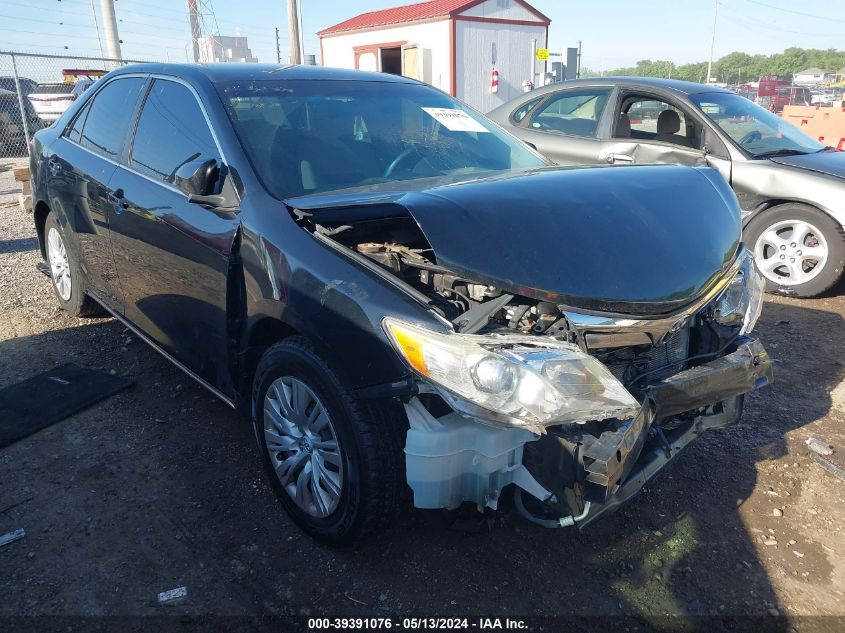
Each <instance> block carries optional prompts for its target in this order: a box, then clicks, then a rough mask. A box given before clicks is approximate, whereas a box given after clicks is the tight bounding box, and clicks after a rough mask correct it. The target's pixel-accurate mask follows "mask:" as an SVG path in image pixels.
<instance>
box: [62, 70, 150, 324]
mask: <svg viewBox="0 0 845 633" xmlns="http://www.w3.org/2000/svg"><path fill="white" fill-rule="evenodd" d="M146 81H147V80H146V78H145V77H134V76H133V77H121V78H118V79H115V80H113V81H110V82H108V83H107V84H106V85H104V86H103V88H102V89H101V90H99V91H98V92H97V94H96V95H94V98H93V100H90V101H88V103H86V105H85V106H84V107H83V108H82V109H81V110H80V111H79V112H78V113H77V115H76V116H75V117H74V118H73V120H72V121H71V122H70V124H69V125H68V127H67V128H66V129H65V131H64V133H63V134H62V135H61V136H60V137H59V138H58V139H57V140H56V141H55V142H53V143H52V144H51V145H50V147H49V149H48V158H47V192H48V204H49V206H50V208H51V209H52V210H53V211H55V212H56V214H57V216H58V218H59V222H62V223H64V222H66V223H67V225H68V226H66V227H65V229H66V230H68V229H69V230H70V231H71V232H72V233H73V235H74V237H75V239H74V240H68V247H69V248H75V249H77V250H78V252H77V257H78V260H79V261H80V262H81V264H82V266H83V267H84V270H85V275H86V280H85V281H86V285H87V287H88V290H89V291H90V292H91V293H92V294H94V295H96V297H97V299H99V300H100V301H101V302H102V303H104V304H105V305H106V307H108V308H110V309H111V310H114V311H116V312H121V311H122V310H123V294H122V291H121V289H120V287H119V285H118V279H117V274H116V272H115V269H114V259H113V257H112V251H111V246H110V244H109V239H108V231H109V220H110V215H111V209H112V203H111V200H110V199H109V197H108V190H107V187H106V185H107V184H108V182H109V180H110V179H111V176H112V174H113V173H114V170H115V169H116V167H117V161H118V160H119V157H120V155H121V153H122V149H123V145H124V142H125V139H126V137H127V132H128V130H129V124H130V121H131V119H132V117H133V115H134V113H135V108H136V106H137V104H138V100H139V98H140V97H141V94H142V93H143V88H144V85H145V83H146Z"/></svg>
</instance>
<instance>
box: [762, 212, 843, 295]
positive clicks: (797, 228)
mask: <svg viewBox="0 0 845 633" xmlns="http://www.w3.org/2000/svg"><path fill="white" fill-rule="evenodd" d="M828 254H829V253H828V247H827V240H825V238H824V234H823V233H822V232H821V231H820V230H819V229H818V228H817V227H816V226H814V225H812V224H810V223H809V222H806V221H804V220H783V221H781V222H776V223H775V224H772V225H771V226H770V227H769V228H767V229H766V230H765V231H763V233H761V234H760V236H759V237H758V238H757V242H756V244H754V255H755V257H756V260H757V266H758V268H759V269H760V272H761V273H763V275H764V276H765V277H766V278H767V279H770V280H771V281H773V282H775V283H776V284H780V285H783V286H797V285H799V284H804V283H807V282H808V281H810V280H812V279H814V278H815V277H816V276H817V275H818V274H819V273H820V272H821V271H822V270H824V265H825V264H826V263H827V258H828Z"/></svg>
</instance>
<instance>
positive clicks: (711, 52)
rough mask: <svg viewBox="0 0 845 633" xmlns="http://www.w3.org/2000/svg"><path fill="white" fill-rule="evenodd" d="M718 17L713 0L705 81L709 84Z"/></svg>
mask: <svg viewBox="0 0 845 633" xmlns="http://www.w3.org/2000/svg"><path fill="white" fill-rule="evenodd" d="M718 15H719V0H713V32H712V33H711V34H710V61H708V62H707V80H706V81H705V82H704V83H706V84H709V83H710V73H711V72H712V71H713V49H714V47H715V46H716V18H717V17H718Z"/></svg>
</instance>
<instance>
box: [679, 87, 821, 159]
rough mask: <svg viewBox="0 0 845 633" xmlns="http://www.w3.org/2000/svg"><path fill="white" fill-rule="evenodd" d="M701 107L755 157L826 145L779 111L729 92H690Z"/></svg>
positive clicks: (805, 151) (811, 150)
mask: <svg viewBox="0 0 845 633" xmlns="http://www.w3.org/2000/svg"><path fill="white" fill-rule="evenodd" d="M690 99H691V100H692V102H693V103H694V104H695V105H696V106H697V107H698V109H699V110H701V112H702V113H703V114H704V115H705V116H706V117H707V118H709V119H710V120H711V121H713V122H714V123H715V124H716V125H718V126H719V127H720V128H721V129H722V130H723V131H724V132H725V133H726V134H727V135H728V136H730V137H731V139H733V141H734V142H735V143H736V144H737V145H739V146H740V147H741V148H742V149H744V150H745V151H746V152H748V153H749V154H751V156H752V157H754V158H766V157H768V156H777V155H787V154H812V153H814V152H820V151H822V150H824V149H826V146H825V145H823V144H822V143H819V142H818V141H816V140H814V139H812V138H811V137H809V136H807V135H806V134H804V132H802V131H801V130H799V129H798V128H797V127H795V126H794V125H792V124H791V123H788V122H787V121H784V120H783V119H782V118H780V117H779V116H777V115H776V114H774V113H772V112H769V111H768V110H766V109H765V108H761V107H760V106H759V105H757V104H756V103H754V102H752V101H749V100H748V99H746V98H745V97H742V96H740V95H737V94H733V93H729V92H708V93H702V94H694V95H690Z"/></svg>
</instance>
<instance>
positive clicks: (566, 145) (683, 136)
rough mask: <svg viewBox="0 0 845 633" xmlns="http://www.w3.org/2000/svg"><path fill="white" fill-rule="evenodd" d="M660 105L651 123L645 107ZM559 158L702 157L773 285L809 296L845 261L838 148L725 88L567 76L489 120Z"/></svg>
mask: <svg viewBox="0 0 845 633" xmlns="http://www.w3.org/2000/svg"><path fill="white" fill-rule="evenodd" d="M655 107H656V108H659V109H660V112H659V115H658V116H657V117H656V118H650V117H643V116H641V114H640V112H641V111H643V110H650V111H653V110H654V109H655ZM488 116H489V117H490V118H492V119H493V120H494V121H496V122H497V123H499V124H500V125H503V126H504V127H505V128H506V129H507V130H509V131H510V132H512V133H513V134H515V135H516V136H518V137H519V138H521V139H522V140H524V141H526V142H528V143H530V144H531V145H532V146H534V147H535V148H537V149H538V150H539V151H540V152H542V153H543V154H544V155H546V156H547V157H549V158H550V159H552V160H553V161H555V162H556V163H558V164H561V165H574V164H607V163H610V164H616V165H618V164H643V163H678V164H685V165H696V164H705V163H706V164H709V165H711V166H712V167H714V168H716V169H718V170H719V171H720V172H721V173H722V175H723V176H724V177H725V179H726V180H727V181H728V182H729V183H730V184H731V185H732V187H733V189H734V191H735V192H736V195H737V197H738V198H739V203H740V207H741V209H742V223H743V227H744V232H745V242H746V243H747V244H748V245H749V248H751V249H752V250H753V251H754V253H755V256H756V258H757V265H758V266H759V267H760V270H761V271H762V273H763V275H764V276H765V277H766V280H767V281H766V287H767V289H768V290H769V291H770V292H781V293H784V294H794V295H797V296H799V297H812V296H816V295H818V294H820V293H822V292H824V291H825V290H827V289H829V288H830V287H831V286H833V285H834V284H835V283H836V281H837V280H838V279H839V277H840V276H841V274H842V271H843V268H845V238H843V225H845V153H843V152H837V151H835V150H833V148H830V147H827V146H825V145H824V144H823V143H820V142H818V141H816V140H814V139H812V138H810V137H809V136H807V135H806V134H804V133H803V132H802V131H800V130H799V129H798V128H796V127H794V126H793V125H791V124H790V123H788V122H786V121H784V120H783V119H781V118H779V117H777V116H775V115H774V114H772V113H771V112H768V111H767V110H765V109H763V108H761V107H760V106H758V105H756V104H754V103H751V102H750V101H748V100H747V99H745V98H743V97H741V96H740V95H737V94H734V93H732V92H730V91H728V90H722V89H719V88H713V87H711V86H704V85H701V84H694V83H688V82H684V81H674V80H665V79H651V78H639V77H618V78H612V77H611V78H604V79H583V80H578V81H569V82H566V83H565V84H564V85H560V84H558V85H555V86H549V87H547V88H541V89H538V90H535V91H533V92H530V93H526V94H524V95H522V96H520V97H519V98H517V99H515V100H513V101H511V102H510V103H507V104H504V105H502V106H500V107H498V108H496V109H495V110H493V111H492V112H491V113H490V114H489V115H488Z"/></svg>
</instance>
